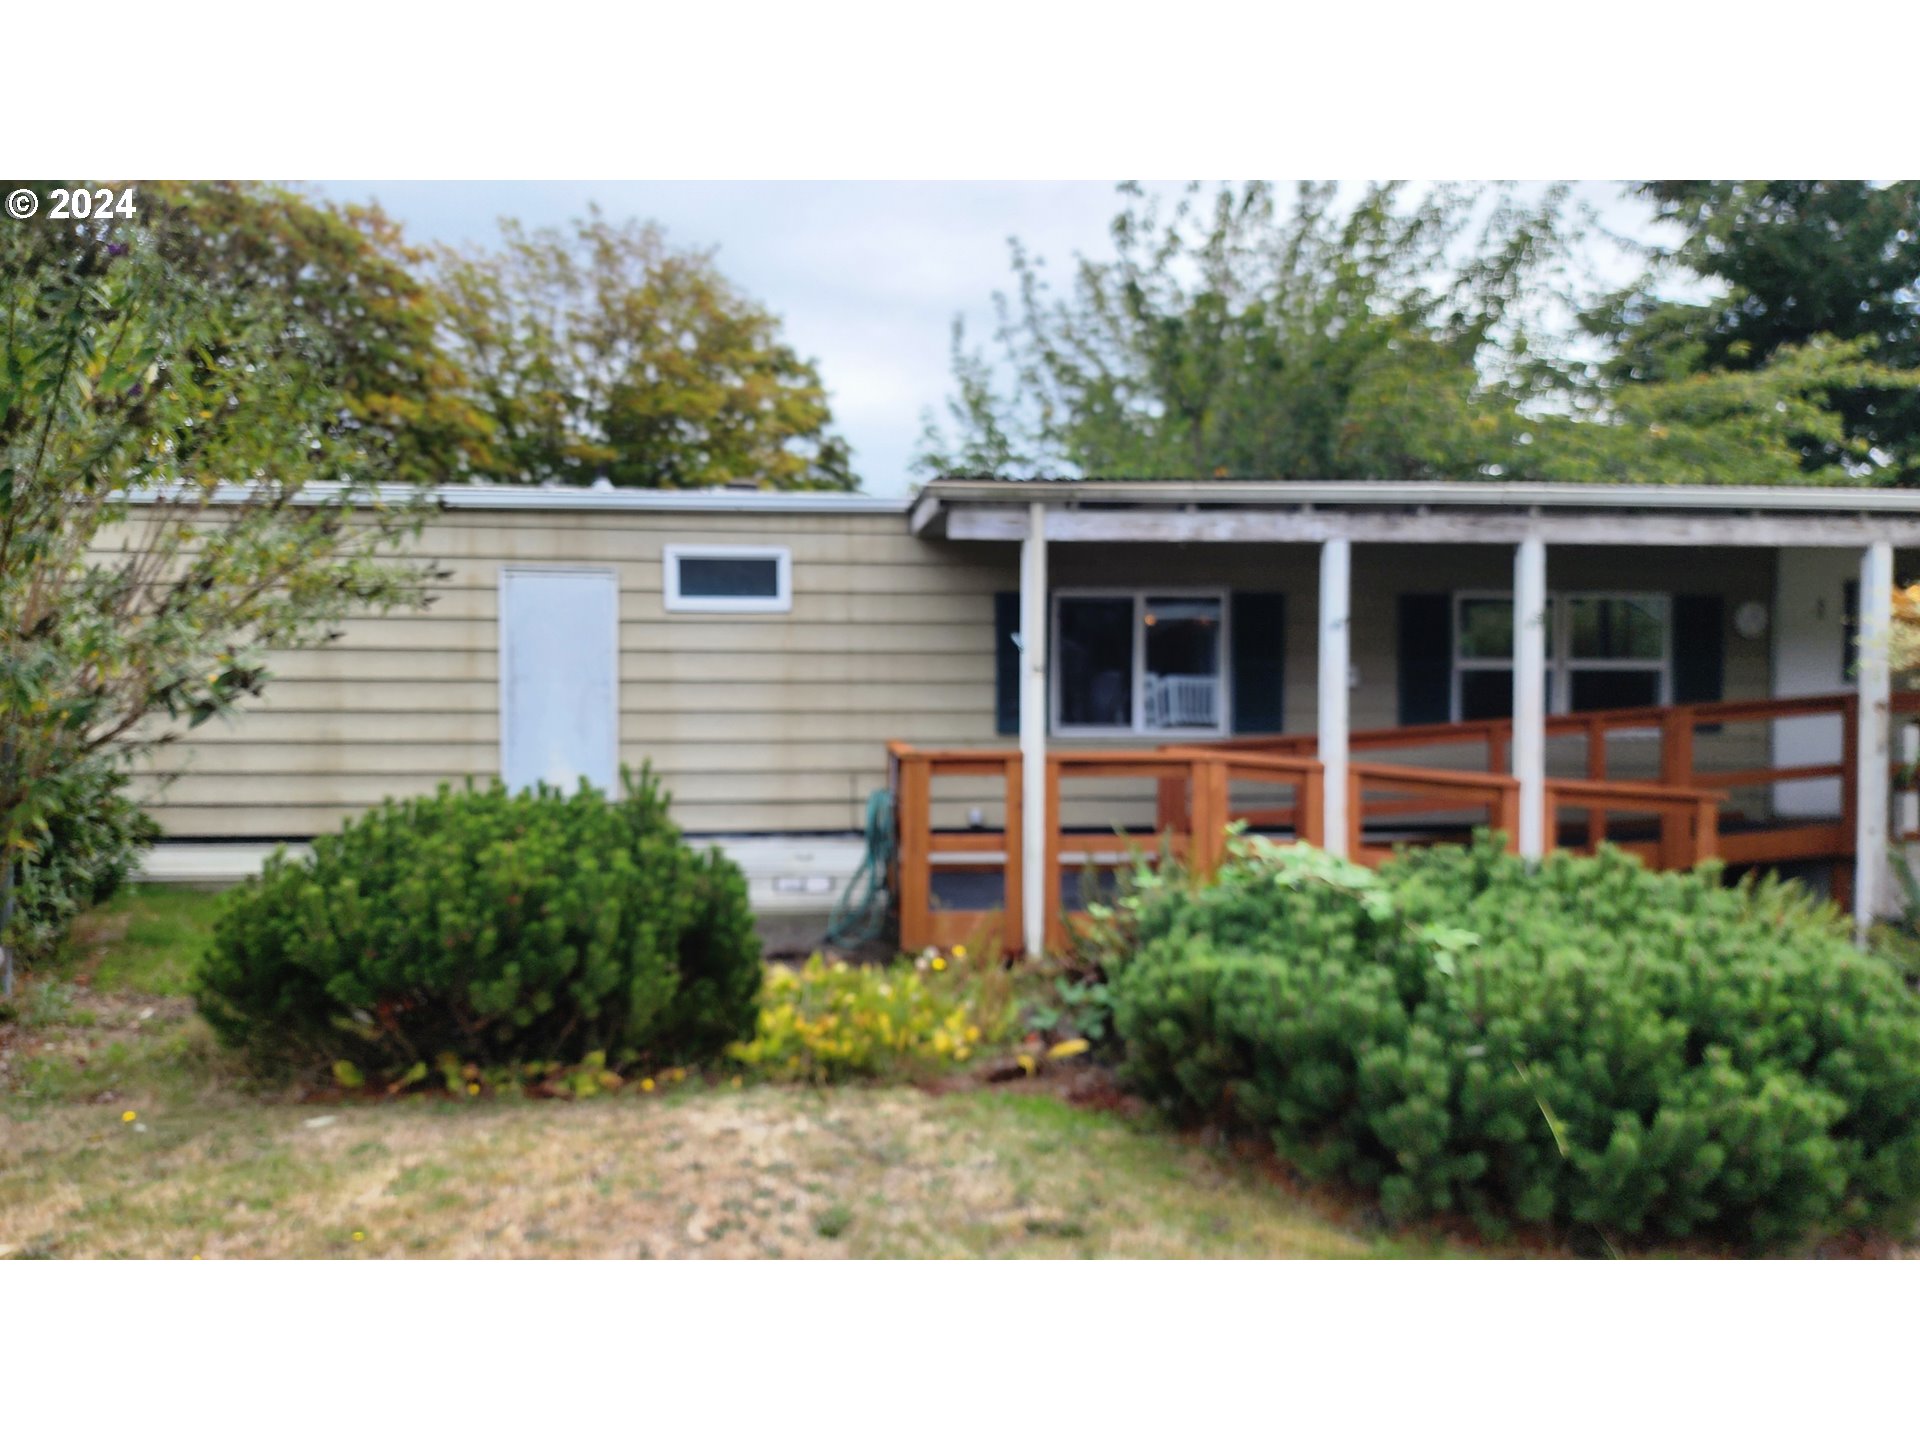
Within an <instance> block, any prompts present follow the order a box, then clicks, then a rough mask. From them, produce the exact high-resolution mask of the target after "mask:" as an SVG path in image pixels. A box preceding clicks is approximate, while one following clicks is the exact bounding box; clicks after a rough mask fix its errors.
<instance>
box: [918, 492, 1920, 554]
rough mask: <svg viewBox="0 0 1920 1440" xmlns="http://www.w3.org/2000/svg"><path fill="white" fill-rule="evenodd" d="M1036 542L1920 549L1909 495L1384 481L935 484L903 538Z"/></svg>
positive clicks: (1918, 514) (1917, 513) (1917, 505)
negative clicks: (1032, 534) (1033, 534)
mask: <svg viewBox="0 0 1920 1440" xmlns="http://www.w3.org/2000/svg"><path fill="white" fill-rule="evenodd" d="M1036 504H1037V505H1039V506H1040V507H1041V511H1040V514H1041V520H1042V524H1043V526H1044V533H1045V535H1046V538H1047V539H1048V540H1050V541H1067V542H1073V541H1148V542H1152V541H1160V542H1170V543H1179V544H1188V543H1195V542H1208V541H1215V542H1219V541H1227V542H1231V541H1244V542H1261V543H1288V542H1292V543H1302V544H1309V543H1317V542H1319V541H1323V540H1334V539H1347V540H1358V541H1366V542H1369V543H1401V544H1434V543H1457V544H1473V543H1485V544H1511V543H1516V542H1518V541H1520V540H1525V539H1540V540H1544V541H1546V542H1548V543H1550V544H1562V545H1675V546H1702V545H1734V546H1766V547H1775V546H1782V545H1795V546H1798V545H1809V546H1818V545H1847V546H1851V545H1865V544H1868V543H1870V542H1873V541H1876V540H1888V541H1891V542H1893V543H1894V544H1896V545H1902V546H1920V491H1917V490H1893V489H1841V488H1835V487H1830V486H1812V485H1805V486H1800V485H1796V486H1733V485H1727V486H1718V485H1578V484H1520V483H1513V484H1502V483H1500V482H1498V481H1461V482H1454V481H1385V480H1364V481H1348V480H1211V481H1184V480H992V479H987V480H974V479H940V480H935V481H932V482H931V483H929V484H928V485H927V486H926V488H925V489H923V490H922V491H921V492H920V494H919V496H918V497H917V498H916V499H915V500H914V502H913V506H912V508H911V510H909V512H908V524H909V527H910V528H911V530H912V532H913V533H914V534H916V535H921V536H927V537H944V538H946V539H949V540H998V541H1008V540H1023V539H1025V538H1026V537H1027V534H1028V529H1029V517H1030V515H1031V514H1032V510H1033V506H1035V505H1036Z"/></svg>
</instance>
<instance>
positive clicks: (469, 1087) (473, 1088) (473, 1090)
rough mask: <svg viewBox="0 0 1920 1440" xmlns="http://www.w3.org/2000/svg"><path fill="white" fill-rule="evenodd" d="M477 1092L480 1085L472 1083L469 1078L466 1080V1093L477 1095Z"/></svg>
mask: <svg viewBox="0 0 1920 1440" xmlns="http://www.w3.org/2000/svg"><path fill="white" fill-rule="evenodd" d="M479 1093H480V1087H479V1086H478V1085H476V1084H474V1083H473V1082H472V1081H471V1080H469V1081H468V1082H467V1094H469V1095H478V1094H479Z"/></svg>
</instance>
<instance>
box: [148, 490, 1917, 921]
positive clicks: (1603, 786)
mask: <svg viewBox="0 0 1920 1440" xmlns="http://www.w3.org/2000/svg"><path fill="white" fill-rule="evenodd" d="M415 548H416V550H417V553H419V554H420V555H422V556H424V557H427V558H430V559H432V560H434V561H436V562H438V565H439V566H440V567H441V569H443V570H444V571H445V573H446V578H445V579H444V581H443V582H441V583H440V584H439V585H438V586H437V588H436V591H435V594H434V598H433V604H432V605H431V607H430V608H428V609H427V610H425V611H423V612H418V613H413V612H408V613H401V614H396V615H392V616H385V617H378V618H365V619H358V620H355V621H352V622H350V623H349V624H347V625H346V627H345V634H344V636H343V638H342V639H340V640H339V641H338V642H337V643H335V644H333V645H331V646H328V647H326V648H324V649H319V650H310V651H301V652H292V653H287V654H283V655H280V656H277V657H275V660H274V663H273V666H272V668H273V670H274V672H275V675H276V678H275V679H274V680H273V681H272V683H271V684H270V685H269V686H268V689H267V693H266V694H265V696H264V697H262V698H261V699H260V700H258V701H256V702H253V703H250V704H249V705H248V706H247V708H246V709H245V710H244V712H243V713H242V714H240V715H239V716H237V717H235V718H233V719H232V720H230V721H215V722H213V723H212V724H210V725H208V726H205V727H202V728H201V729H199V730H196V731H193V732H191V734H190V735H189V736H188V738H187V739H186V740H184V741H182V742H180V743H179V744H178V745H176V746H175V747H172V748H170V749H169V750H168V751H166V752H163V754H162V755H161V756H160V757H159V758H158V760H157V761H156V765H157V768H158V769H160V770H163V771H165V772H167V773H168V774H170V775H171V776H172V778H171V779H170V780H169V781H168V782H167V783H166V784H165V785H164V786H157V787H156V788H155V789H154V790H152V792H151V810H152V813H153V815H154V816H155V818H156V819H157V820H158V821H159V822H160V824H161V825H162V827H163V828H164V830H165V832H166V834H167V837H168V838H167V841H166V843H165V844H163V846H162V847H161V848H160V849H159V850H158V851H157V852H156V853H155V855H154V856H153V857H151V859H150V860H149V862H148V873H149V874H150V875H152V876H153V877H155V878H167V879H208V880H211V879H219V878H225V877H227V876H230V875H232V874H236V873H240V872H242V871H244V870H246V869H248V868H250V867H252V866H256V865H257V864H258V863H259V859H260V857H261V856H262V855H263V854H264V853H265V852H266V850H267V849H268V848H270V847H271V846H272V845H273V844H275V843H278V842H283V841H293V842H298V841H301V840H305V839H307V838H310V837H312V836H313V835H315V834H318V833H321V832H324V831H327V830H330V829H333V828H335V827H337V826H338V825H339V824H340V823H341V821H342V820H344V819H346V818H347V817H348V816H351V815H353V814H354V813H356V812H357V811H359V810H361V809H363V808H364V807H366V806H368V805H371V804H373V803H375V802H377V801H379V800H381V799H382V798H384V797H387V796H400V795H409V794H416V793H420V792H424V791H429V790H431V789H432V788H433V787H434V786H436V785H438V784H440V783H442V782H443V781H449V780H453V781H457V780H459V779H461V778H462V777H466V776H480V777H490V776H496V775H497V776H502V777H504V778H505V779H506V780H507V782H508V783H510V784H513V785H524V784H528V783H531V782H533V781H536V780H546V781H551V782H555V783H560V784H565V785H571V784H572V783H574V782H575V781H576V780H577V779H578V778H579V777H582V776H584V777H586V778H588V779H589V780H591V781H593V782H594V783H596V784H598V785H602V786H612V785H613V784H614V783H615V782H616V777H617V774H618V771H619V767H620V766H622V765H634V766H638V765H639V764H640V763H641V762H642V761H650V762H651V763H652V765H653V766H654V768H655V769H656V770H657V771H659V772H660V773H661V774H662V775H663V776H664V778H665V780H666V783H667V785H668V786H669V788H670V789H671V791H672V793H673V797H674V811H675V814H676V816H677V817H678V819H679V821H680V823H681V825H682V826H683V828H684V829H685V830H686V831H687V832H688V833H689V834H690V835H691V836H693V837H696V838H699V839H711V840H712V841H714V842H716V843H718V844H720V845H721V846H722V847H723V848H725V849H727V850H728V851H729V852H730V853H731V854H732V855H734V856H735V858H736V859H738V860H739V861H740V863H741V864H742V866H743V868H744V869H745V870H746V872H747V874H748V877H749V883H750V888H751V891H752V895H753V899H754V902H755V905H756V909H757V910H758V912H759V913H760V915H761V917H762V920H763V922H764V923H765V924H766V925H767V927H768V929H769V931H770V932H771V933H773V934H774V935H776V936H777V937H778V938H781V939H784V940H787V941H789V942H791V943H806V942H808V941H809V940H813V939H817V938H818V935H819V933H820V930H821V927H822V925H823V923H824V920H825V916H826V914H827V912H828V911H829V909H830V908H831V906H832V904H833V902H834V900H835V898H836V897H837V895H838V894H839V892H840V891H841V889H842V887H843V886H844V884H845V883H846V881H847V878H848V876H849V875H850V874H851V873H852V872H853V871H854V870H855V868H856V866H857V865H858V864H859V862H860V861H861V858H862V855H863V852H864V850H865V847H866V843H867V842H866V840H865V838H864V836H863V829H864V827H865V824H866V817H867V814H868V801H869V797H870V796H871V795H872V794H873V793H874V792H876V791H880V792H886V794H887V795H888V796H889V802H890V807H891V812H892V814H893V816H894V817H895V829H896V831H897V834H898V842H897V852H898V853H897V855H895V856H893V857H892V861H893V866H894V870H893V876H894V879H893V883H894V887H895V890H896V895H897V900H898V904H899V925H900V933H901V938H902V939H903V940H905V941H906V942H908V943H916V944H917V943H924V942H929V941H942V942H950V941H952V940H954V939H957V938H959V937H960V936H961V935H962V934H965V933H971V930H970V929H969V927H976V926H980V925H986V926H988V927H994V926H997V927H999V930H1000V933H1001V935H1002V937H1003V938H1004V940H1005V941H1006V942H1007V943H1008V944H1009V945H1010V946H1012V947H1016V948H1017V947H1020V946H1022V945H1024V946H1027V947H1029V948H1031V947H1034V946H1038V945H1040V944H1042V943H1044V941H1045V939H1046V938H1047V934H1048V926H1049V925H1050V924H1057V923H1058V919H1059V915H1060V913H1061V912H1062V911H1063V910H1065V909H1068V908H1071V906H1072V905H1073V904H1074V903H1075V901H1074V896H1075V894H1076V893H1077V890H1076V885H1077V884H1078V883H1080V882H1079V881H1077V880H1076V876H1077V875H1079V874H1082V873H1083V872H1084V871H1085V868H1086V867H1087V865H1088V864H1089V863H1091V864H1094V865H1099V864H1104V863H1111V862H1113V861H1114V860H1115V859H1116V858H1119V857H1121V856H1123V855H1124V853H1125V848H1126V843H1127V842H1138V841H1141V840H1146V841H1148V842H1151V841H1152V839H1153V837H1155V836H1160V837H1163V838H1164V837H1169V836H1171V837H1174V838H1175V839H1176V840H1177V841H1178V843H1180V844H1191V845H1194V846H1196V847H1197V849H1196V850H1195V852H1194V853H1195V855H1196V856H1197V857H1198V858H1200V859H1202V860H1204V858H1205V855H1206V854H1207V853H1208V847H1209V846H1212V845H1214V844H1215V843H1216V840H1217V832H1218V831H1219V829H1220V828H1221V826H1222V825H1223V824H1224V823H1225V822H1226V821H1228V820H1231V819H1236V818H1238V819H1241V820H1244V821H1246V822H1247V823H1248V824H1250V825H1252V826H1253V827H1254V828H1256V829H1265V830H1268V831H1271V832H1272V833H1275V834H1293V835H1298V836H1303V837H1305V838H1311V839H1315V840H1318V841H1320V842H1321V843H1324V844H1326V845H1328V846H1329V848H1332V849H1335V850H1337V851H1342V852H1345V853H1350V854H1353V855H1356V856H1358V857H1360V858H1363V859H1365V858H1372V857H1373V856H1375V855H1377V854H1379V853H1381V852H1382V851H1383V850H1384V849H1385V847H1387V846H1389V845H1391V844H1392V843H1395V842H1397V841H1414V842H1418V841H1422V840H1435V839H1445V838H1453V837H1455V836H1457V835H1459V834H1463V833H1464V832H1465V831H1466V830H1467V829H1468V828H1470V827H1471V826H1472V825H1473V824H1475V823H1479V824H1489V823H1491V824H1494V825H1496V826H1498V828H1500V829H1502V830H1503V831H1506V832H1509V833H1510V834H1511V835H1512V838H1513V843H1514V844H1515V845H1516V846H1517V847H1519V848H1520V849H1522V850H1523V851H1524V852H1526V853H1540V852H1542V851H1544V850H1545V849H1549V848H1552V847H1554V846H1556V845H1587V844H1591V843H1594V842H1595V841H1597V840H1600V839H1603V838H1604V839H1611V840H1615V841H1617V842H1619V843H1623V844H1627V845H1630V846H1636V847H1638V848H1640V849H1641V851H1642V853H1643V854H1645V855H1646V856H1647V857H1648V858H1649V859H1650V860H1651V861H1653V862H1654V863H1665V864H1684V863H1691V862H1692V861H1695V860H1698V859H1700V858H1704V857H1706V856H1710V855H1711V856H1717V857H1719V858H1721V859H1724V860H1726V861H1727V862H1728V863H1729V864H1730V865H1733V866H1736V867H1739V866H1746V865H1776V866H1781V867H1792V868H1797V869H1798V870H1799V871H1800V872H1803V873H1806V874H1807V875H1809V877H1810V878H1812V879H1813V880H1814V881H1815V883H1819V884H1831V885H1832V886H1833V888H1834V891H1835V893H1836V895H1837V896H1838V897H1839V898H1842V899H1843V900H1846V901H1848V902H1849V903H1851V904H1853V905H1854V906H1855V907H1856V908H1857V909H1858V911H1859V913H1860V915H1861V916H1862V917H1863V918H1864V917H1865V916H1867V915H1869V914H1871V913H1873V912H1874V910H1876V909H1883V908H1885V907H1887V906H1889V905H1891V903H1892V887H1891V885H1890V884H1889V883H1888V878H1887V876H1886V875H1885V873H1884V871H1883V868H1882V867H1881V866H1880V864H1879V862H1878V860H1877V858H1876V857H1877V856H1879V855H1881V854H1883V853H1884V849H1885V845H1886V843H1887V840H1888V836H1889V834H1890V833H1896V832H1903V831H1906V830H1912V829H1914V828H1916V825H1915V819H1914V817H1912V816H1911V815H1907V814H1906V813H1905V812H1904V811H1902V810H1900V809H1898V808H1897V807H1896V806H1895V805H1894V803H1893V798H1892V793H1891V786H1890V783H1889V769H1890V766H1891V765H1892V763H1893V762H1894V761H1895V760H1897V759H1898V758H1899V754H1900V750H1901V748H1902V746H1903V745H1907V744H1911V743H1912V742H1911V737H1910V734H1909V731H1910V729H1911V727H1910V726H1909V725H1908V724H1907V723H1906V722H1907V720H1908V719H1909V715H1908V713H1907V707H1906V701H1905V697H1903V696H1899V695H1895V694H1893V692H1892V690H1891V687H1890V684H1889V679H1888V676H1887V673H1886V666H1885V664H1884V660H1883V659H1882V658H1881V652H1880V651H1879V650H1878V649H1877V648H1876V647H1877V646H1878V645H1879V643H1880V640H1879V637H1880V636H1881V635H1882V633H1883V632H1884V630H1885V628H1886V626H1887V624H1888V623H1889V621H1888V616H1889V605H1890V593H1891V588H1892V585H1893V583H1894V580H1895V577H1896V575H1899V576H1900V577H1902V578H1908V577H1910V576H1912V575H1914V574H1915V573H1916V572H1920V563H1916V562H1920V493H1913V492H1903V491H1884V490H1835V489H1813V488H1808V489H1786V488H1770V489H1761V490H1747V489H1734V488H1695V487H1686V488H1681V487H1658V488H1656V487H1632V486H1619V487H1611V486H1588V485H1510V484H1498V483H1405V484H1402V483H1389V482H1364V483H1317V482H1313V483H1309V482H1229V481H1211V482H1172V481H1167V482H1161V481H1093V480H1032V481H1013V480H969V479H942V480H936V481H933V482H931V483H929V484H928V485H926V486H925V487H924V488H923V489H921V490H920V491H919V492H918V493H917V494H916V495H914V496H911V497H905V498H900V499H887V498H876V497H868V496H858V495H833V494H808V493H771V492H761V491H740V492H737V491H718V492H640V491H618V490H604V489H547V488H533V487H514V486H461V487H446V488H444V489H442V490H441V491H440V492H438V495H437V497H436V512H435V514H434V516H433V518H432V519H431V520H430V521H429V523H428V524H427V525H426V527H425V529H424V531H423V533H422V534H421V536H420V538H419V539H418V541H417V542H415ZM1023 777H1033V779H1032V780H1031V781H1030V782H1029V781H1025V780H1024V779H1023ZM1890 827H1891V829H1890ZM1029 896H1030V897H1035V900H1036V903H1023V897H1029Z"/></svg>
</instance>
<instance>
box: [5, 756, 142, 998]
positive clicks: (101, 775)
mask: <svg viewBox="0 0 1920 1440" xmlns="http://www.w3.org/2000/svg"><path fill="white" fill-rule="evenodd" d="M126 789H127V777H126V776H124V775H122V774H121V773H120V772H119V771H117V770H115V769H114V768H113V767H112V766H110V765H108V764H106V763H104V762H102V761H97V760H95V761H89V762H88V763H86V764H84V765H82V766H80V767H78V768H77V769H75V770H72V771H70V772H69V773H68V774H67V775H65V776H64V777H62V779H61V781H60V783H59V784H58V785H57V786H56V787H55V789H54V793H53V797H52V799H51V802H50V803H49V806H48V809H47V813H46V815H45V819H46V822H47V828H46V830H45V832H44V833H41V834H39V835H38V836H37V837H36V840H37V843H36V845H35V848H34V850H33V852H32V853H31V854H29V855H28V856H27V857H26V858H25V859H23V860H22V861H20V862H19V865H18V868H17V869H16V870H15V874H14V886H13V894H12V913H11V916H10V918H9V919H8V920H7V924H6V934H5V935H4V937H0V938H4V939H5V941H6V943H7V944H8V945H10V946H12V947H13V950H14V953H15V954H16V955H17V956H18V957H19V958H20V960H21V961H22V962H23V963H24V964H27V965H42V964H45V963H46V962H47V961H49V960H51V959H52V958H53V957H54V956H55V955H57V954H58V953H59V950H60V947H61V945H62V944H64V943H65V941H66V938H67V934H68V932H69V931H70V930H71V929H72V928H73V922H74V919H75V918H76V917H77V916H78V915H79V914H80V912H81V911H83V910H85V909H86V908H87V907H89V906H91V905H98V904H99V903H101V902H102V901H103V900H105V899H107V898H108V897H109V896H110V895H112V894H113V892H114V891H115V890H117V889H119V888H120V885H121V884H122V882H124V881H125V880H126V878H127V876H128V874H129V873H130V872H131V871H132V869H133V866H134V863H135V862H136V861H137V860H138V859H139V858H140V852H141V851H142V850H144V849H146V848H147V847H148V846H149V845H151V844H153V842H154V841H155V840H157V839H159V838H160V827H159V826H157V825H155V824H154V823H153V821H151V820H149V819H148V818H147V815H146V812H145V811H143V810H142V809H141V808H140V807H139V806H138V805H136V804H135V803H134V802H133V801H132V800H131V799H129V798H128V797H127V794H126Z"/></svg>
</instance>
